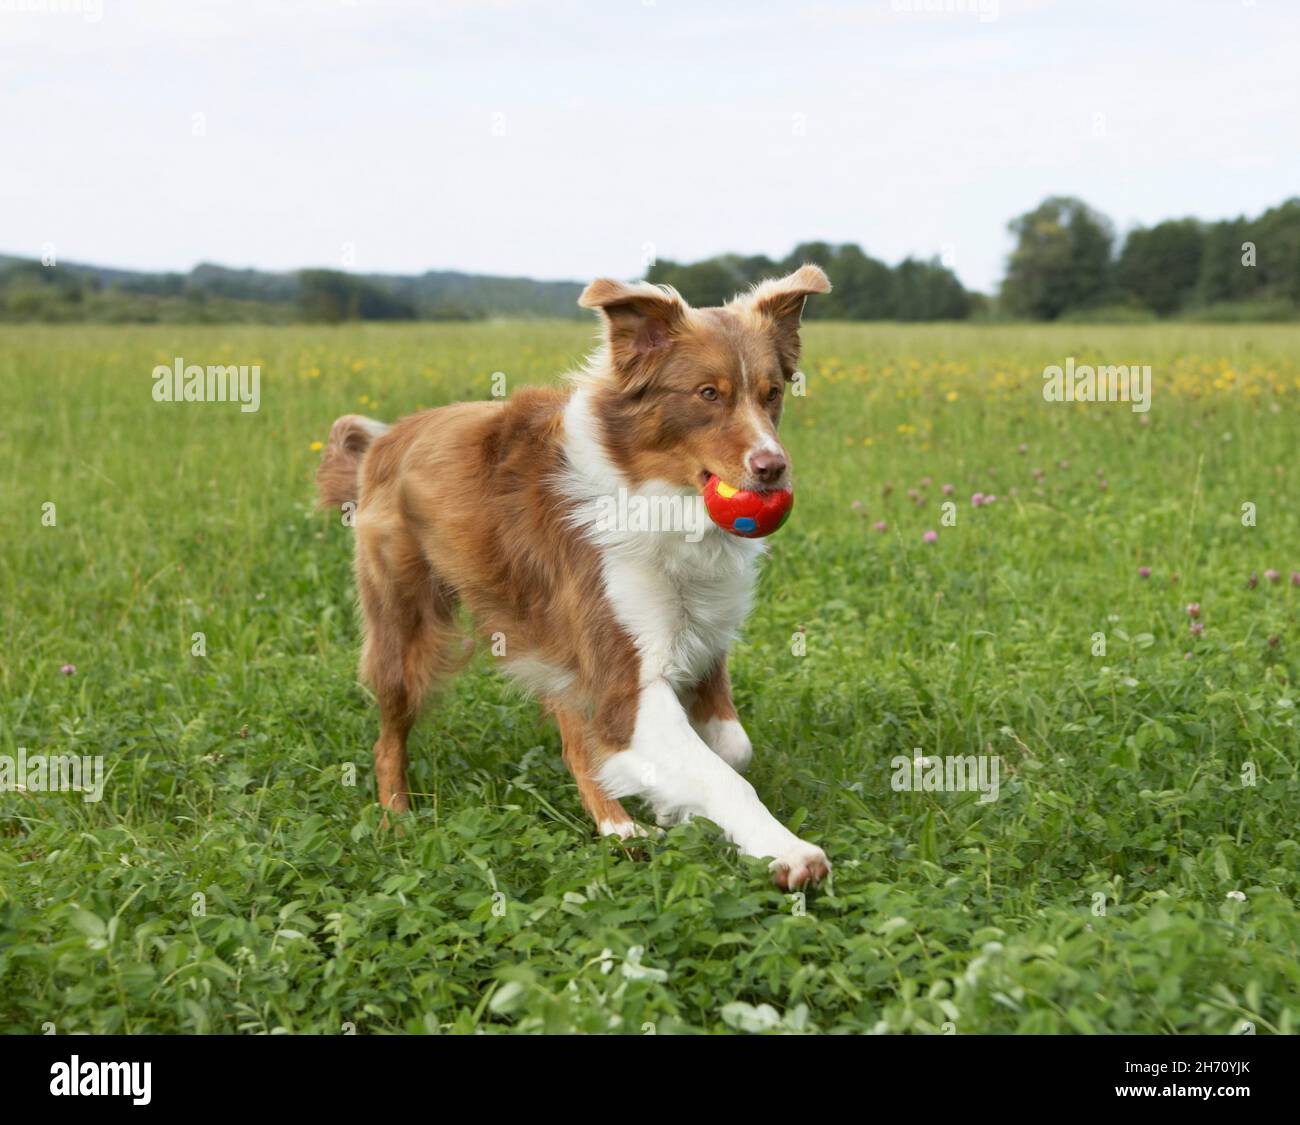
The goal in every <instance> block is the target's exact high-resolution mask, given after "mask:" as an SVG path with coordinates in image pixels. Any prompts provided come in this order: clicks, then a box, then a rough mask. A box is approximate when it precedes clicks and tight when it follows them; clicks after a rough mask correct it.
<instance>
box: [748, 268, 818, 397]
mask: <svg viewBox="0 0 1300 1125" xmlns="http://www.w3.org/2000/svg"><path fill="white" fill-rule="evenodd" d="M830 291H831V283H830V280H829V279H828V278H827V276H826V274H825V272H824V271H823V270H822V268H821V267H820V266H814V265H812V264H808V265H803V266H800V267H799V268H798V269H797V270H795V271H794V273H792V274H788V275H787V276H785V277H779V278H776V279H774V280H771V281H764V282H761V283H760V284H758V285H756V286H755V287H754V290H753V292H752V293H750V294H749V295H748V296H747V297H743V298H741V300H743V301H744V302H745V303H746V304H747V305H748V306H749V307H750V309H752V310H753V311H754V312H755V313H757V314H758V315H759V316H760V317H762V318H763V319H764V320H765V321H767V322H768V323H769V324H770V325H771V327H772V333H773V335H774V337H775V339H776V350H777V354H778V356H779V357H780V361H781V370H782V371H783V372H784V373H785V377H786V378H787V379H788V378H790V377H791V376H792V375H793V374H794V371H795V368H796V367H797V366H798V365H799V321H800V318H801V317H802V316H803V306H804V302H805V301H806V300H807V299H808V297H809V295H810V294H812V293H829V292H830Z"/></svg>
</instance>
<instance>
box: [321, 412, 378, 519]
mask: <svg viewBox="0 0 1300 1125" xmlns="http://www.w3.org/2000/svg"><path fill="white" fill-rule="evenodd" d="M387 432H388V427H387V426H385V425H384V424H383V422H376V421H375V420H374V419H373V418H363V417H362V416H361V415H360V414H344V415H343V417H342V418H340V419H339V420H338V421H337V422H335V423H334V425H333V426H332V427H330V437H329V441H328V442H326V444H325V452H324V453H322V454H321V458H320V467H319V468H318V469H317V470H316V492H317V494H318V497H319V498H318V499H317V501H316V506H317V507H318V508H339V507H342V506H343V505H344V504H346V503H347V502H348V501H352V503H354V504H355V503H356V501H357V489H358V487H359V485H360V481H359V479H358V478H359V476H360V472H361V459H362V458H363V457H364V456H365V455H366V450H367V449H369V448H370V443H371V442H372V441H374V440H375V438H377V437H379V436H380V435H381V434H385V433H387Z"/></svg>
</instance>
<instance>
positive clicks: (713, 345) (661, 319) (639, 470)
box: [578, 265, 830, 491]
mask: <svg viewBox="0 0 1300 1125" xmlns="http://www.w3.org/2000/svg"><path fill="white" fill-rule="evenodd" d="M829 291H830V282H829V281H827V279H826V275H825V274H824V273H823V272H822V271H821V269H819V268H818V267H817V266H813V265H806V266H803V267H801V268H800V269H797V270H795V272H794V273H792V274H790V275H789V276H788V277H783V278H779V279H777V280H774V281H764V282H763V283H762V284H760V285H757V286H755V287H754V288H753V289H752V290H751V291H750V292H748V293H745V294H742V295H741V296H739V297H736V298H734V299H733V300H731V301H730V302H728V303H727V304H726V305H724V306H722V307H721V308H707V309H693V308H691V307H690V306H689V305H688V304H687V303H686V302H685V301H683V300H682V299H681V297H680V296H678V295H677V293H676V292H674V291H673V290H672V289H668V288H664V287H661V286H657V285H651V284H648V283H646V282H642V283H640V284H637V285H626V284H624V283H623V282H620V281H610V280H608V279H605V278H602V279H600V280H598V281H593V282H592V283H591V284H590V285H588V286H587V288H586V289H585V290H584V291H583V294H582V296H581V298H579V300H578V303H579V304H580V305H582V306H583V307H584V308H589V309H599V310H600V313H601V315H602V317H603V319H604V322H605V330H606V350H605V352H604V354H603V356H602V357H601V360H600V362H599V364H598V365H597V367H598V375H599V384H598V387H597V394H598V396H599V404H598V415H599V417H600V419H601V422H602V424H603V426H604V429H605V440H606V444H607V446H608V447H609V452H610V454H611V455H612V456H613V458H614V460H615V462H616V463H617V464H618V466H619V468H620V469H622V470H623V472H624V473H625V474H626V475H627V477H628V479H629V481H630V482H631V483H632V484H633V485H636V484H641V483H644V482H645V481H649V480H662V481H667V482H668V483H669V484H673V485H677V486H680V487H683V488H692V487H693V488H699V489H702V488H703V487H704V485H705V484H706V483H707V482H708V479H709V476H710V474H716V475H717V476H719V477H721V478H722V480H724V481H726V482H727V483H728V484H731V485H733V486H734V487H737V488H742V489H754V490H756V491H764V490H769V489H778V488H786V487H788V486H789V480H790V458H789V456H788V455H787V454H786V451H785V447H784V446H783V445H782V444H781V442H780V440H779V439H778V437H777V427H778V426H779V425H780V422H781V410H782V407H783V405H784V400H785V391H786V386H787V384H788V383H789V382H790V380H791V379H792V378H793V377H794V374H795V369H796V367H797V365H798V362H799V320H800V317H801V315H802V313H803V306H804V301H805V300H806V299H807V297H808V295H809V294H810V293H826V292H829Z"/></svg>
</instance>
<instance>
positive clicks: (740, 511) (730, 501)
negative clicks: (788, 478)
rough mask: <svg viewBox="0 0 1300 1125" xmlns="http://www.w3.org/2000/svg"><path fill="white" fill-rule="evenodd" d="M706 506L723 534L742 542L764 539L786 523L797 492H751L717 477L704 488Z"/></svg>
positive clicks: (785, 490) (710, 479)
mask: <svg viewBox="0 0 1300 1125" xmlns="http://www.w3.org/2000/svg"><path fill="white" fill-rule="evenodd" d="M704 506H705V508H707V509H708V512H709V518H710V519H711V520H713V522H714V523H716V524H717V525H718V526H719V527H720V528H722V530H723V531H729V532H731V534H732V535H739V536H740V537H741V538H742V539H762V538H763V536H765V535H771V534H772V532H774V531H775V530H776V529H777V528H778V527H780V526H781V525H782V524H783V523H785V520H786V517H787V516H788V515H789V514H790V509H791V508H793V507H794V492H792V491H791V490H790V489H788V488H787V489H783V490H781V491H773V492H749V491H745V490H742V489H738V488H732V487H731V485H729V484H727V483H726V481H722V480H719V479H718V478H717V476H716V475H715V476H711V477H709V483H708V484H706V485H705V486H704Z"/></svg>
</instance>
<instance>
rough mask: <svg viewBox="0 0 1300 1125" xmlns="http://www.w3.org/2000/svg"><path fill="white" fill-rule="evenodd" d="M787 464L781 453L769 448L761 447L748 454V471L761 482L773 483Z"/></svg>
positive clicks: (778, 478)
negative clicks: (755, 451) (757, 450)
mask: <svg viewBox="0 0 1300 1125" xmlns="http://www.w3.org/2000/svg"><path fill="white" fill-rule="evenodd" d="M787 465H788V462H787V461H786V459H785V457H784V456H783V455H782V454H780V453H775V452H773V451H772V450H769V449H762V450H760V451H759V452H757V453H751V454H750V455H749V471H750V472H751V473H753V474H754V476H756V477H758V479H759V480H760V481H761V482H762V483H763V484H773V483H775V482H776V481H778V480H780V479H781V474H782V473H784V472H785V470H786V467H787Z"/></svg>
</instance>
